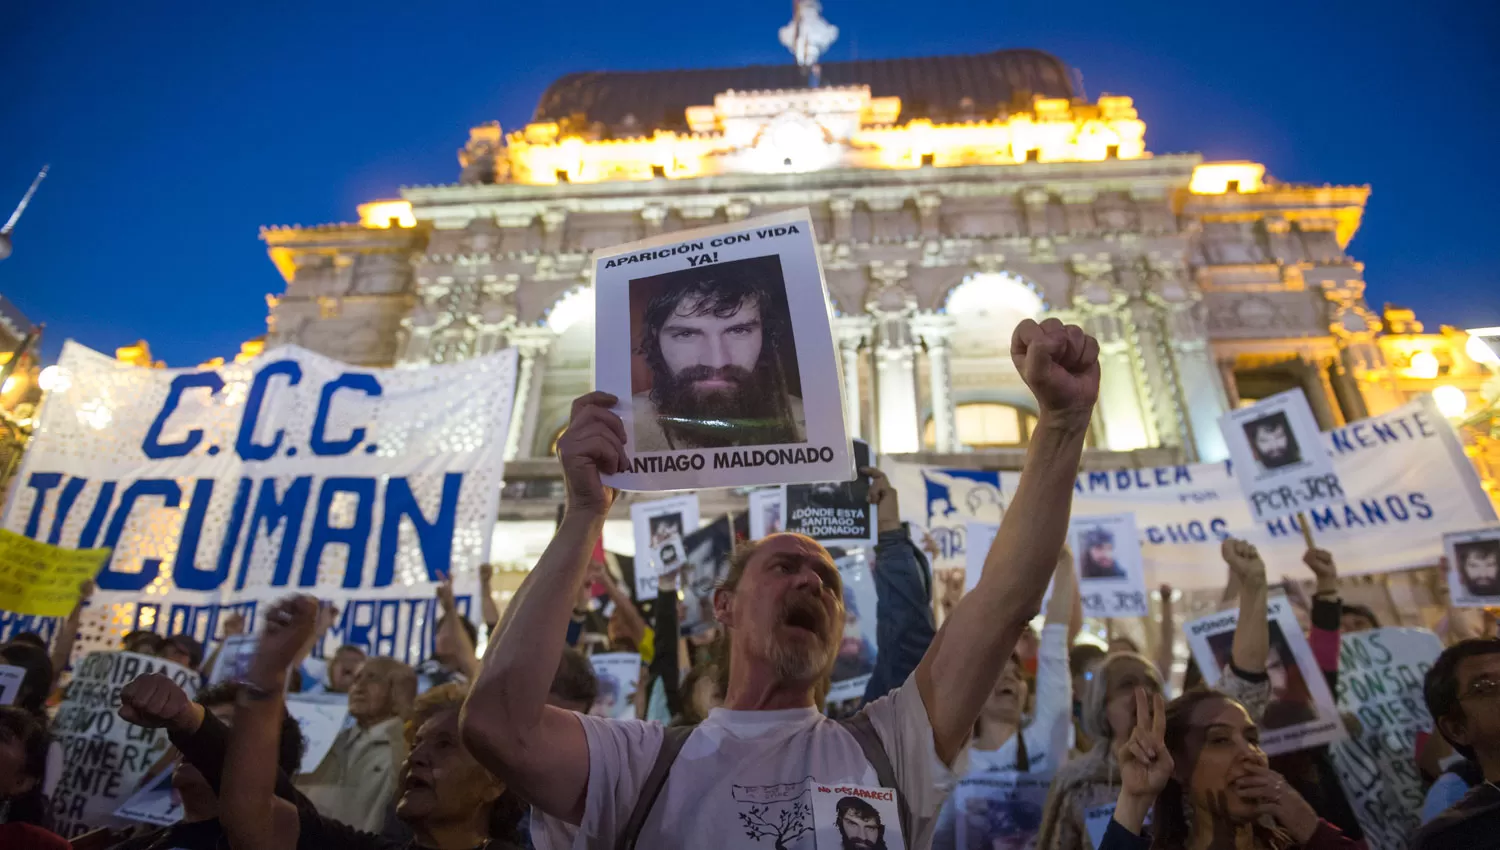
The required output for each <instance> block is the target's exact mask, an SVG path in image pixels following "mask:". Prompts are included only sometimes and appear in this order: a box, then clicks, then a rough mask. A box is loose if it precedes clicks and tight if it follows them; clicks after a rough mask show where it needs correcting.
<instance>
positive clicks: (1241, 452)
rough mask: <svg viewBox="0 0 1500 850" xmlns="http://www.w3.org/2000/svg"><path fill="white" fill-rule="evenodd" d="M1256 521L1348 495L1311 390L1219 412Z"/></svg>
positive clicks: (1336, 501)
mask: <svg viewBox="0 0 1500 850" xmlns="http://www.w3.org/2000/svg"><path fill="white" fill-rule="evenodd" d="M1219 429H1220V430H1221V431H1223V432H1224V441H1225V443H1227V444H1228V446H1229V456H1230V457H1231V458H1232V459H1233V460H1234V477H1235V480H1236V481H1238V482H1239V485H1240V489H1241V490H1242V491H1243V492H1244V494H1245V501H1246V502H1247V503H1249V505H1250V514H1251V516H1252V518H1254V519H1255V520H1256V521H1257V522H1261V521H1264V520H1267V519H1271V518H1273V517H1278V516H1291V515H1295V514H1297V513H1298V512H1302V511H1309V510H1312V509H1314V508H1319V507H1323V506H1326V505H1338V504H1343V503H1344V502H1345V501H1347V496H1346V495H1345V492H1344V487H1343V484H1342V483H1341V482H1340V481H1339V475H1338V473H1337V472H1336V471H1335V470H1334V468H1333V458H1332V457H1331V456H1330V455H1329V454H1328V452H1327V451H1325V450H1324V448H1323V435H1322V432H1320V431H1319V430H1318V421H1317V420H1316V419H1314V418H1313V413H1312V408H1311V407H1308V406H1307V396H1305V395H1303V394H1302V390H1300V389H1295V390H1287V391H1286V392H1283V393H1277V394H1276V395H1273V396H1270V397H1268V398H1265V399H1262V400H1260V401H1258V402H1256V403H1255V404H1253V405H1251V406H1249V407H1242V408H1240V409H1239V410H1231V411H1229V412H1228V413H1226V414H1224V415H1223V416H1222V417H1220V418H1219Z"/></svg>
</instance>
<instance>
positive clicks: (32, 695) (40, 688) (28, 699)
mask: <svg viewBox="0 0 1500 850" xmlns="http://www.w3.org/2000/svg"><path fill="white" fill-rule="evenodd" d="M0 663H5V664H9V665H11V666H13V667H20V668H21V669H22V670H25V671H26V675H25V676H24V677H22V679H21V689H20V690H19V691H17V692H16V698H15V699H14V700H13V701H12V702H11V705H14V706H16V707H18V708H22V709H25V710H26V711H28V712H30V713H31V714H32V716H34V717H36V718H38V719H39V720H41V721H42V726H43V728H46V725H47V696H48V695H49V694H50V693H51V692H52V659H50V658H48V657H47V650H45V649H39V648H37V647H36V646H35V645H33V644H31V643H26V642H20V641H11V642H10V643H7V644H5V645H4V646H0Z"/></svg>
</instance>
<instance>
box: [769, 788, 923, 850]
mask: <svg viewBox="0 0 1500 850" xmlns="http://www.w3.org/2000/svg"><path fill="white" fill-rule="evenodd" d="M811 791H812V821H813V846H814V847H815V848H816V850H847V848H850V847H870V848H877V847H884V848H886V850H906V846H907V844H906V839H905V837H904V836H902V834H901V807H900V805H899V804H898V803H897V802H896V792H895V791H894V790H893V789H890V788H867V787H861V786H858V785H845V784H837V785H834V784H828V785H825V784H823V783H821V782H817V781H813V782H812V783H811ZM782 820H783V823H785V822H787V819H786V818H783V819H782ZM793 822H802V823H805V821H795V820H794V821H793ZM779 832H781V831H778V830H772V831H769V832H767V833H766V837H768V838H769V837H775V836H777V835H778V834H779ZM752 837H755V836H754V835H753V834H752ZM791 838H792V836H791V835H785V836H783V839H782V840H781V841H778V842H777V846H781V847H789V846H793V845H791V844H789V843H788V842H789V840H790V839H791Z"/></svg>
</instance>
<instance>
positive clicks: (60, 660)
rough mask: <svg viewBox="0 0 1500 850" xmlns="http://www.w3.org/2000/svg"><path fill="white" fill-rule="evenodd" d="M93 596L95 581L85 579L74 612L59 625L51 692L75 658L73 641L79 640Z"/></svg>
mask: <svg viewBox="0 0 1500 850" xmlns="http://www.w3.org/2000/svg"><path fill="white" fill-rule="evenodd" d="M93 595H94V580H93V579H84V580H83V583H82V584H80V585H78V601H77V602H75V603H73V610H72V611H69V612H68V616H67V619H65V620H63V621H62V622H61V623H58V625H57V642H56V643H54V644H53V645H52V656H51V658H52V683H51V686H50V687H48V689H47V690H48V691H49V692H50V691H51V690H52V689H53V688H56V687H57V682H58V680H59V679H61V678H62V674H63V671H64V670H66V669H67V667H68V659H69V658H71V657H72V656H73V641H74V640H76V639H77V638H78V623H79V621H81V620H82V619H83V609H84V607H85V606H87V605H88V604H89V597H91V596H93Z"/></svg>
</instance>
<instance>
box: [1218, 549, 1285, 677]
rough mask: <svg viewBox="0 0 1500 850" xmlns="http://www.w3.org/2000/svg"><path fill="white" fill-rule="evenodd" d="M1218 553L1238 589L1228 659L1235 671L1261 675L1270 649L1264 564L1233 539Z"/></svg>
mask: <svg viewBox="0 0 1500 850" xmlns="http://www.w3.org/2000/svg"><path fill="white" fill-rule="evenodd" d="M1220 551H1221V552H1222V553H1223V555H1224V562H1225V563H1227V564H1228V565H1229V571H1230V572H1231V573H1233V574H1234V577H1235V579H1237V581H1238V584H1239V587H1240V618H1239V622H1238V623H1237V624H1236V625H1235V627H1234V645H1233V647H1232V648H1231V649H1230V660H1231V661H1232V662H1233V664H1234V667H1235V669H1236V670H1237V671H1238V672H1241V673H1250V674H1253V675H1261V674H1264V673H1265V672H1266V655H1267V653H1269V652H1270V648H1271V625H1270V621H1269V620H1267V619H1266V565H1265V562H1264V561H1262V560H1261V559H1260V552H1259V551H1257V550H1256V548H1255V547H1254V546H1252V545H1250V544H1249V543H1246V542H1245V541H1243V540H1237V539H1235V538H1233V537H1231V538H1229V539H1228V540H1225V541H1224V545H1223V546H1221V547H1220ZM1288 661H1290V659H1288Z"/></svg>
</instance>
